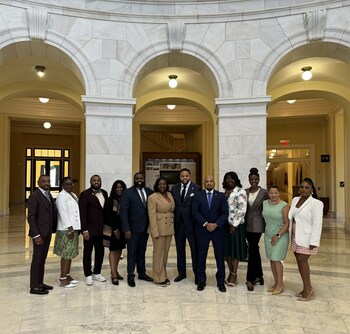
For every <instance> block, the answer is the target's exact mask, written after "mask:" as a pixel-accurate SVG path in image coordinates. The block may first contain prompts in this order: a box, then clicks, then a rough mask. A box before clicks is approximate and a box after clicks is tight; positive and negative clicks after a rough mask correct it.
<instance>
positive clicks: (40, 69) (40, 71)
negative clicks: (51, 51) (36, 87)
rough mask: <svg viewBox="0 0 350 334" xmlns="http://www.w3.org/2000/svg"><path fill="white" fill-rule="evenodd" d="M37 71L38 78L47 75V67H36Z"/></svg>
mask: <svg viewBox="0 0 350 334" xmlns="http://www.w3.org/2000/svg"><path fill="white" fill-rule="evenodd" d="M35 69H36V73H37V75H38V77H40V78H42V77H43V76H44V75H45V69H46V68H45V66H42V65H36V66H35Z"/></svg>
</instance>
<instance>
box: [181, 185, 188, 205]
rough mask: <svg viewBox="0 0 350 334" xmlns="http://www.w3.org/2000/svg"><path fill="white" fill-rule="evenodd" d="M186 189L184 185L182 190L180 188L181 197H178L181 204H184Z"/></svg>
mask: <svg viewBox="0 0 350 334" xmlns="http://www.w3.org/2000/svg"><path fill="white" fill-rule="evenodd" d="M186 187H187V184H184V185H183V188H182V191H181V196H180V199H181V203H183V202H184V199H185V194H186Z"/></svg>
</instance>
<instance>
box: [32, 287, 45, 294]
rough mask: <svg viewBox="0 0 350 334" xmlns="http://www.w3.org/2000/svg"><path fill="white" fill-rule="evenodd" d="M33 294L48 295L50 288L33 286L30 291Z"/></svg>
mask: <svg viewBox="0 0 350 334" xmlns="http://www.w3.org/2000/svg"><path fill="white" fill-rule="evenodd" d="M29 292H30V293H31V294H32V295H47V294H48V293H49V291H48V290H45V289H43V288H31V289H30V291H29Z"/></svg>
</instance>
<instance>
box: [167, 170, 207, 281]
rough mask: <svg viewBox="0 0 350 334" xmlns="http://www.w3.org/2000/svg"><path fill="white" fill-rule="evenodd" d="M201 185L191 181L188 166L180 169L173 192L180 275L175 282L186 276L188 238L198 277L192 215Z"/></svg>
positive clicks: (193, 268) (193, 267) (193, 265)
mask: <svg viewBox="0 0 350 334" xmlns="http://www.w3.org/2000/svg"><path fill="white" fill-rule="evenodd" d="M200 190H201V188H200V186H198V185H196V184H195V183H193V182H191V172H190V170H189V169H187V168H183V169H181V171H180V182H179V183H177V184H175V185H174V186H173V188H172V189H171V193H172V195H173V197H174V200H175V211H174V215H175V221H174V228H175V243H176V253H177V271H178V276H177V277H176V278H175V280H174V281H175V282H180V281H181V280H183V279H184V278H186V239H187V240H188V243H189V245H190V249H191V257H192V270H193V273H194V276H195V282H196V283H198V279H197V275H196V272H197V265H198V263H197V240H196V235H195V233H194V229H195V225H196V222H195V220H194V218H193V216H192V201H193V198H194V194H195V193H196V192H197V191H200Z"/></svg>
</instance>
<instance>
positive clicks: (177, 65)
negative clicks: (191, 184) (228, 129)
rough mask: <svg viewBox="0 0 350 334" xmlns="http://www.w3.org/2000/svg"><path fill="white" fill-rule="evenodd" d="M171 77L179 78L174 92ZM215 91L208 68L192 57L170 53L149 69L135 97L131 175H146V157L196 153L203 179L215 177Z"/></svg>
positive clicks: (137, 85)
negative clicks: (137, 172) (142, 172)
mask: <svg viewBox="0 0 350 334" xmlns="http://www.w3.org/2000/svg"><path fill="white" fill-rule="evenodd" d="M157 64H161V65H158V66H157ZM170 65H171V66H170ZM170 75H176V76H177V81H178V85H177V87H176V88H174V89H172V88H170V87H169V85H168V81H169V76H170ZM217 90H218V88H217V84H216V81H215V79H214V76H213V74H212V73H211V71H210V69H209V68H208V66H207V65H205V64H204V63H203V62H202V61H201V60H199V59H197V58H195V57H193V56H190V55H187V54H181V55H179V54H175V53H170V54H165V55H162V56H158V57H156V58H154V59H152V60H151V61H150V62H149V63H147V64H145V65H144V67H143V69H142V70H141V71H140V74H139V76H138V78H137V80H136V81H135V86H134V93H133V94H134V96H133V97H135V98H136V99H137V103H136V107H135V116H134V119H133V169H134V170H137V169H142V166H141V157H142V154H143V153H145V152H155V151H157V152H198V153H199V154H200V156H201V168H200V169H201V172H202V173H201V174H202V175H207V174H214V171H215V170H216V169H217V168H216V167H217V159H215V158H214V157H216V156H217V148H216V147H217V138H216V137H217V135H216V133H217V132H216V131H217V130H216V114H215V98H216V97H217ZM167 105H173V106H175V107H174V109H169V108H168V107H167ZM201 179H202V177H200V182H201Z"/></svg>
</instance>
